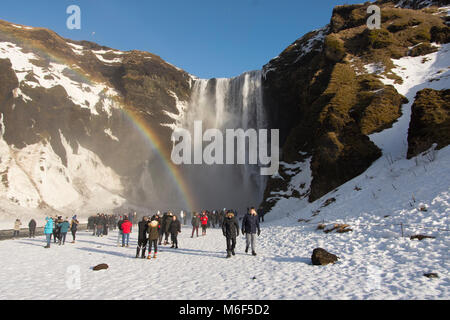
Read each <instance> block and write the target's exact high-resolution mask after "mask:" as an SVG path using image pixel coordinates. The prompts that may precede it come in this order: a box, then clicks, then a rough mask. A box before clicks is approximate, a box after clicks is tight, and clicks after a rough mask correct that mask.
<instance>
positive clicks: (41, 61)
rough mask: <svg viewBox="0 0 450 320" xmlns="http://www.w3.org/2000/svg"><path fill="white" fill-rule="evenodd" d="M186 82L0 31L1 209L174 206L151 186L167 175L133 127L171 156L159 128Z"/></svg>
mask: <svg viewBox="0 0 450 320" xmlns="http://www.w3.org/2000/svg"><path fill="white" fill-rule="evenodd" d="M190 81H191V77H190V76H189V75H188V74H187V73H186V72H184V71H182V70H179V69H177V68H175V67H173V66H172V65H170V64H168V63H166V62H164V61H163V60H162V59H161V58H159V57H158V56H155V55H153V54H150V53H146V52H139V51H131V52H121V51H118V50H113V49H110V48H107V47H102V46H99V45H97V44H94V43H90V42H85V41H83V42H75V41H71V40H68V39H64V38H62V37H60V36H58V35H57V34H56V33H54V32H52V31H50V30H46V29H42V28H31V27H25V26H18V25H14V24H11V23H8V22H4V21H0V103H1V110H0V115H1V122H0V127H1V133H2V134H1V136H2V139H1V140H2V143H3V149H2V155H1V156H2V159H1V163H0V166H1V167H0V171H1V172H2V181H4V184H3V185H2V187H3V189H2V190H1V191H2V196H4V198H6V199H3V200H6V201H12V202H13V203H16V204H19V205H20V206H24V207H29V208H37V207H41V208H42V207H51V208H55V209H58V208H65V207H66V206H69V207H70V206H71V205H72V204H74V206H75V203H84V202H86V203H89V202H90V201H91V200H92V202H95V200H96V198H97V201H98V205H97V204H93V206H94V207H96V208H97V209H101V208H102V207H104V208H112V207H116V206H118V205H120V203H122V202H124V201H126V200H127V201H129V202H131V203H135V204H145V203H148V202H149V201H151V202H153V203H156V204H157V203H167V202H170V201H175V203H176V199H170V196H168V195H170V194H173V188H174V187H175V186H170V183H167V184H164V186H154V185H152V183H153V181H155V180H157V179H163V178H164V176H165V175H166V174H167V172H165V171H164V164H163V163H162V162H161V160H160V159H159V156H158V153H157V150H156V147H155V144H154V143H152V141H150V140H149V138H148V137H147V136H146V135H145V134H144V133H143V132H142V130H140V129H139V126H142V127H146V128H150V130H151V131H152V133H153V138H152V140H153V142H154V141H159V142H160V145H159V146H158V148H159V149H160V150H164V151H163V152H166V153H167V152H169V153H170V148H171V141H170V134H171V129H170V128H169V127H168V126H167V125H169V126H170V125H171V124H173V123H174V122H175V120H174V116H173V115H174V114H175V115H176V114H178V112H179V111H180V105H179V104H180V101H181V102H182V101H185V100H187V99H188V98H189V95H190ZM139 124H140V125H139ZM30 149H32V150H30ZM25 150H27V151H25ZM88 153H89V154H90V155H91V156H89V157H88V156H86V154H88ZM77 156H78V157H80V158H83V160H80V161H78V160H75V159H76V158H77ZM89 159H90V160H92V161H89ZM75 164H77V165H75ZM88 168H90V169H88ZM108 176H109V177H108ZM150 177H151V178H150ZM21 190H22V191H21ZM171 191H172V192H171ZM104 194H107V196H105V195H104ZM57 198H58V199H57ZM64 198H65V199H64ZM91 209H92V208H91Z"/></svg>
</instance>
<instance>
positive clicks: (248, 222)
mask: <svg viewBox="0 0 450 320" xmlns="http://www.w3.org/2000/svg"><path fill="white" fill-rule="evenodd" d="M256 233H257V234H258V236H259V235H260V234H261V229H260V228H259V218H258V214H257V213H256V210H255V208H251V209H250V210H249V212H248V214H246V215H245V217H244V219H243V220H242V234H245V237H246V240H247V242H246V246H245V253H248V249H249V247H250V245H251V246H252V255H254V256H256V252H255V247H256Z"/></svg>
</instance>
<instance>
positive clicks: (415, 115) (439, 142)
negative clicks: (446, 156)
mask: <svg viewBox="0 0 450 320" xmlns="http://www.w3.org/2000/svg"><path fill="white" fill-rule="evenodd" d="M434 143H435V144H436V149H438V150H439V149H442V148H444V147H446V146H448V145H449V144H450V90H449V89H446V90H440V91H439V90H433V89H423V90H421V91H419V92H418V93H417V95H416V99H415V101H414V104H413V106H412V114H411V122H410V125H409V131H408V159H410V158H412V157H414V156H417V155H418V154H420V153H422V152H424V151H426V150H428V149H430V148H431V146H432V145H433V144H434Z"/></svg>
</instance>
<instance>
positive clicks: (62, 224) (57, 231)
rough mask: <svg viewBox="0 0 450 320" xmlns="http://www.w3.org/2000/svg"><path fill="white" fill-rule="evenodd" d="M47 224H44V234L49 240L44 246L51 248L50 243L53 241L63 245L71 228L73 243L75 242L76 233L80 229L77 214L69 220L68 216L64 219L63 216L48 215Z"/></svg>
mask: <svg viewBox="0 0 450 320" xmlns="http://www.w3.org/2000/svg"><path fill="white" fill-rule="evenodd" d="M45 221H46V223H45V226H44V234H45V238H46V241H47V245H46V246H45V247H44V248H46V249H49V248H50V244H51V242H52V238H53V242H54V243H57V242H58V244H59V245H60V246H61V245H65V243H66V236H67V232H68V231H69V230H70V232H71V233H72V243H75V240H76V233H77V231H78V225H79V223H80V222H79V221H78V220H77V216H76V215H75V216H73V217H72V219H71V221H70V222H69V218H68V217H66V218H65V219H63V217H62V216H56V217H53V218H52V217H47V218H45Z"/></svg>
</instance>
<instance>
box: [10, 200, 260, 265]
mask: <svg viewBox="0 0 450 320" xmlns="http://www.w3.org/2000/svg"><path fill="white" fill-rule="evenodd" d="M140 217H141V216H138V214H137V213H136V212H132V213H129V214H126V215H118V214H109V215H108V214H103V213H98V214H97V215H94V216H90V217H89V218H88V222H87V230H88V231H92V236H96V237H103V236H106V235H108V232H109V231H111V230H116V229H118V236H117V246H122V247H129V242H130V234H131V233H132V230H133V227H136V226H137V229H138V244H137V249H136V258H139V257H140V258H142V259H145V258H147V259H151V258H156V257H157V253H158V246H161V245H169V244H170V245H171V248H172V249H178V235H179V234H180V233H181V227H182V225H187V223H188V221H189V220H190V222H191V225H192V233H191V238H194V235H196V236H197V237H199V229H200V228H201V235H202V236H206V233H207V230H208V229H209V228H221V229H222V233H223V236H224V237H225V238H226V252H227V258H231V257H232V256H234V255H235V254H236V253H235V247H236V238H237V237H238V236H239V234H240V232H241V233H242V235H244V236H245V238H246V248H245V253H248V251H249V249H250V248H251V253H252V255H256V236H259V235H260V233H261V229H260V222H261V221H262V222H264V213H263V210H262V208H259V209H258V210H256V209H255V208H253V207H252V208H247V214H245V215H244V216H242V217H239V215H238V213H237V211H236V210H227V209H225V208H224V209H223V210H220V211H219V210H212V211H208V210H203V211H202V212H201V213H199V212H193V213H189V212H185V211H181V212H180V215H179V216H177V215H176V214H173V213H172V212H171V211H168V212H165V213H164V214H161V213H160V211H158V212H157V213H156V214H154V215H152V216H147V215H146V216H142V217H141V220H140V221H138V220H139V218H140ZM239 221H241V227H240V226H239ZM21 225H22V222H21V221H20V219H17V220H16V221H15V224H14V236H13V238H14V237H16V236H19V232H20V226H21ZM78 225H79V221H78V220H77V216H76V215H75V216H73V217H72V219H71V220H70V222H69V219H68V217H66V218H65V219H63V218H62V216H55V217H47V218H46V224H45V227H44V235H45V236H46V243H47V245H46V246H45V248H50V244H51V242H52V239H53V242H54V243H55V244H56V243H58V244H59V245H64V244H65V242H66V236H67V233H68V232H69V231H70V232H71V233H72V238H73V240H72V243H75V241H76V233H77V230H78ZM28 227H29V233H30V238H32V237H33V238H34V237H35V231H36V221H35V220H34V219H31V220H30V222H29V224H28ZM147 246H148V254H147Z"/></svg>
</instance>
